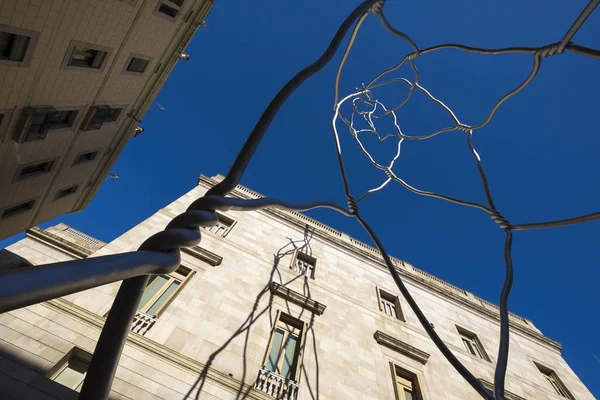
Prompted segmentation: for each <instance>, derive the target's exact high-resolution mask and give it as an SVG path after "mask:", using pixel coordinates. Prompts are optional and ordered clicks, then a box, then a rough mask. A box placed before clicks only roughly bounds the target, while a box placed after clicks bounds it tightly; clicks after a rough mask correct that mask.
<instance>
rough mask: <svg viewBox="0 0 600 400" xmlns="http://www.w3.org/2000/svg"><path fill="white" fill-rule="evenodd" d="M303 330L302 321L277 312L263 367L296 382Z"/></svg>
mask: <svg viewBox="0 0 600 400" xmlns="http://www.w3.org/2000/svg"><path fill="white" fill-rule="evenodd" d="M305 330H306V329H305V327H304V323H303V322H302V321H299V320H297V319H295V318H293V317H291V316H289V315H287V314H284V313H281V312H279V313H278V316H277V322H276V323H275V326H274V328H273V331H272V333H271V340H270V343H269V348H268V351H267V354H266V356H265V361H264V363H263V365H264V367H263V369H264V370H266V371H269V372H272V373H274V374H277V375H279V376H280V377H282V378H285V379H286V380H291V381H294V382H298V381H299V378H300V365H301V364H302V356H301V354H302V347H303V345H304V333H305Z"/></svg>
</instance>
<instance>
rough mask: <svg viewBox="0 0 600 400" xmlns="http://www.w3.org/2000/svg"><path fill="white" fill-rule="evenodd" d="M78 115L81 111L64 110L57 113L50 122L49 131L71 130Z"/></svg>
mask: <svg viewBox="0 0 600 400" xmlns="http://www.w3.org/2000/svg"><path fill="white" fill-rule="evenodd" d="M77 114H79V110H62V111H56V112H55V113H54V115H53V117H52V120H51V121H50V127H49V129H50V130H52V129H64V128H70V127H72V126H73V123H74V122H75V118H77Z"/></svg>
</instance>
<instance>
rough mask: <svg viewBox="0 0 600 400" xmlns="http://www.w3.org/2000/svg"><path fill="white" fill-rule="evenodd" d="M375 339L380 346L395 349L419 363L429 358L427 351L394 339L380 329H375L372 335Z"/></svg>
mask: <svg viewBox="0 0 600 400" xmlns="http://www.w3.org/2000/svg"><path fill="white" fill-rule="evenodd" d="M373 337H374V338H375V341H377V343H379V344H380V345H382V346H385V347H387V348H388V349H391V350H394V351H397V352H398V353H400V354H403V355H405V356H407V357H410V358H412V359H413V360H416V361H418V362H420V363H421V364H423V365H424V364H426V363H427V360H428V359H429V353H426V352H424V351H423V350H419V349H417V348H416V347H414V346H411V345H410V344H408V343H404V342H403V341H401V340H399V339H396V338H394V337H392V336H390V335H388V334H387V333H383V332H381V331H376V332H375V334H374V335H373Z"/></svg>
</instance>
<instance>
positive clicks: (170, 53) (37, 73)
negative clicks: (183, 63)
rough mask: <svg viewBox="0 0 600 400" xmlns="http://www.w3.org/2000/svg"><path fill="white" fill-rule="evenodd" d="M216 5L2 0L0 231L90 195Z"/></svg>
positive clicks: (202, 1) (202, 0) (186, 0)
mask: <svg viewBox="0 0 600 400" xmlns="http://www.w3.org/2000/svg"><path fill="white" fill-rule="evenodd" d="M212 4H213V0H160V1H159V0H2V1H0V187H1V188H2V191H1V192H0V239H2V238H6V237H8V236H11V235H13V234H15V233H18V232H22V231H24V230H25V229H27V228H29V227H31V226H33V225H36V224H39V223H42V222H44V221H47V220H49V219H51V218H54V217H56V216H58V215H61V214H65V213H69V212H73V211H78V210H81V209H83V208H84V207H85V206H86V205H87V204H88V203H89V202H90V200H91V199H92V198H93V196H94V195H95V193H96V192H97V191H98V189H99V187H100V185H101V184H102V182H103V181H104V179H105V177H106V176H107V174H108V173H109V172H110V169H111V167H112V165H113V164H114V163H115V161H116V159H117V157H118V156H119V154H120V153H121V151H122V150H123V148H124V146H125V144H126V143H127V142H128V140H129V139H131V138H132V137H134V136H135V135H136V134H137V133H139V131H138V130H136V128H137V127H138V125H139V124H140V121H141V119H142V117H143V116H144V114H145V112H146V111H147V110H148V108H149V107H150V106H151V105H152V102H153V100H154V98H155V96H156V94H157V93H158V91H159V90H160V88H161V87H162V85H163V84H164V82H165V81H166V79H167V78H168V76H169V74H170V73H171V71H172V70H173V67H174V66H175V63H176V62H177V60H178V59H179V56H180V55H181V54H182V52H183V51H184V49H185V47H186V46H187V44H188V43H189V41H190V40H191V38H192V36H193V35H194V33H195V32H196V30H197V29H198V27H199V26H200V25H201V24H202V22H203V21H204V18H205V17H206V15H207V14H208V12H209V11H210V9H211V7H212Z"/></svg>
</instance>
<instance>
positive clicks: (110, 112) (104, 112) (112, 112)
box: [83, 106, 123, 131]
mask: <svg viewBox="0 0 600 400" xmlns="http://www.w3.org/2000/svg"><path fill="white" fill-rule="evenodd" d="M122 111H123V109H122V108H111V107H110V106H95V107H92V109H91V110H90V114H89V116H88V121H87V123H86V124H85V126H84V127H83V130H85V131H95V130H98V129H100V128H102V125H104V124H105V123H110V122H116V121H117V120H118V119H119V116H120V115H121V112H122Z"/></svg>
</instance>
